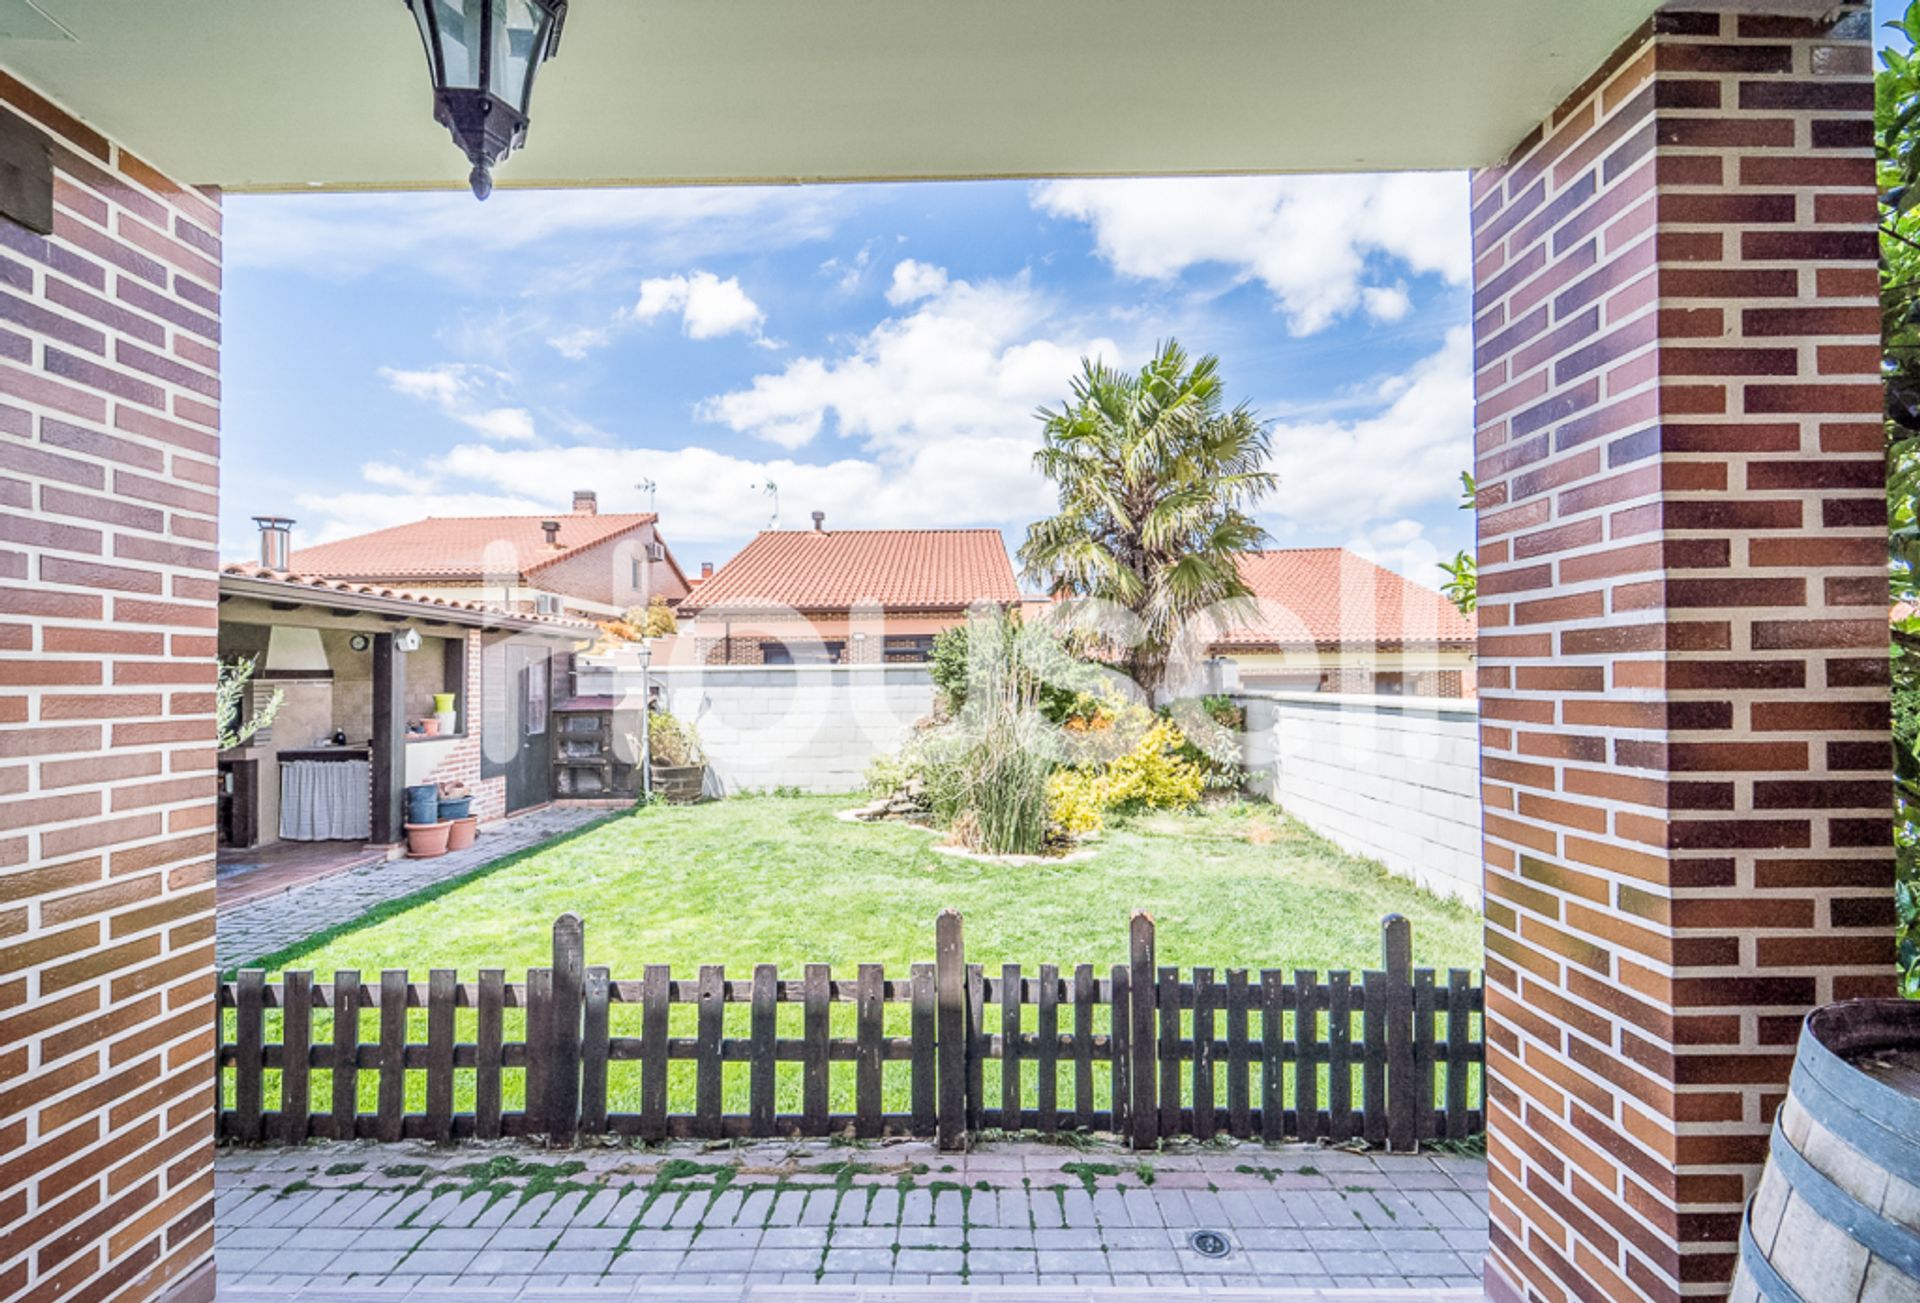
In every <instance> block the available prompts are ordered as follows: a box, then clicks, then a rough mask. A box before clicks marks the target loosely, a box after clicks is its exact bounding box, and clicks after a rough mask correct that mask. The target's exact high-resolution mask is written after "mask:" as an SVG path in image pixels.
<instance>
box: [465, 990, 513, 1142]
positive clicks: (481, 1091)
mask: <svg viewBox="0 0 1920 1303" xmlns="http://www.w3.org/2000/svg"><path fill="white" fill-rule="evenodd" d="M475 1000H476V1003H477V1005H478V1010H477V1016H476V1026H475V1028H474V1036H473V1040H474V1047H473V1048H474V1064H473V1134H474V1135H475V1136H476V1137H478V1138H479V1139H481V1140H498V1139H499V1138H500V1072H501V1067H502V1064H501V1058H502V1057H503V1056H502V1052H501V1047H502V1046H503V1045H504V1044H505V1043H506V1041H505V1037H506V1027H505V1020H506V1007H507V974H506V970H504V969H500V968H483V969H481V970H480V983H479V992H478V994H477V995H476V997H475Z"/></svg>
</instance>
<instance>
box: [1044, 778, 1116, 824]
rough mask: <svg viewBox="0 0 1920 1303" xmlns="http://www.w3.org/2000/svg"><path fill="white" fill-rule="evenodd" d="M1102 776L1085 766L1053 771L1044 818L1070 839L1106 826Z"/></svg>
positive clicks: (1048, 781)
mask: <svg viewBox="0 0 1920 1303" xmlns="http://www.w3.org/2000/svg"><path fill="white" fill-rule="evenodd" d="M1105 782H1106V778H1105V775H1103V774H1101V773H1100V772H1099V771H1098V770H1096V769H1092V768H1088V767H1075V768H1072V769H1056V770H1054V771H1053V773H1051V774H1049V775H1048V776H1047V819H1048V820H1049V821H1050V822H1051V823H1052V824H1053V826H1054V827H1056V828H1058V829H1059V830H1060V831H1062V832H1064V833H1066V834H1068V835H1069V836H1073V837H1080V836H1084V835H1085V834H1087V833H1090V832H1099V831H1100V829H1101V828H1103V827H1105V826H1106V822H1107V807H1106V793H1105V790H1104V789H1105Z"/></svg>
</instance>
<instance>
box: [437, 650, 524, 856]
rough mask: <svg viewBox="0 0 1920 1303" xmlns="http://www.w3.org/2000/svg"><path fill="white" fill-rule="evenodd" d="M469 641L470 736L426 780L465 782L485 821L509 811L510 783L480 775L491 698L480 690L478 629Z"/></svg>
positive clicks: (463, 695) (463, 691) (465, 693)
mask: <svg viewBox="0 0 1920 1303" xmlns="http://www.w3.org/2000/svg"><path fill="white" fill-rule="evenodd" d="M465 636H466V640H467V675H466V677H467V681H466V682H465V683H463V684H461V685H460V688H459V692H460V702H461V705H462V707H463V708H464V709H465V710H466V711H467V712H468V714H467V719H466V726H467V735H466V736H465V737H464V738H462V739H461V740H460V741H459V742H458V743H457V744H456V745H455V746H454V748H453V749H452V750H451V751H449V752H448V753H447V754H446V756H445V757H443V758H442V759H441V761H440V763H439V764H437V765H435V766H434V767H433V770H432V772H430V773H429V774H428V775H427V776H426V779H425V780H424V781H426V782H429V783H452V782H461V783H465V784H466V785H467V788H468V790H470V791H471V792H472V793H473V806H472V811H473V813H474V814H476V815H478V816H479V817H480V818H482V819H498V818H500V817H501V816H502V815H504V814H506V812H507V780H506V778H505V777H504V776H502V775H499V774H495V775H494V776H493V777H491V778H482V777H481V776H480V749H481V739H482V737H483V736H484V734H483V733H482V731H481V730H482V720H483V719H484V717H485V715H486V710H487V697H486V693H484V692H482V691H481V689H480V675H481V636H480V631H479V630H478V629H475V630H472V631H470V632H468V633H467V634H466V635H465Z"/></svg>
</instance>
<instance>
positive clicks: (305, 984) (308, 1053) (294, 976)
mask: <svg viewBox="0 0 1920 1303" xmlns="http://www.w3.org/2000/svg"><path fill="white" fill-rule="evenodd" d="M281 989H282V992H283V998H282V1000H281V1005H282V1009H281V1013H280V1044H281V1047H282V1048H281V1051H280V1143H281V1144H283V1145H304V1144H306V1143H307V1114H308V1112H309V1111H310V1109H311V1108H312V1099H313V1093H312V1092H313V1086H312V1080H311V1077H310V1075H309V1068H310V1065H311V1064H312V1062H313V974H312V973H311V972H308V971H307V970H305V969H299V970H294V969H289V970H288V971H287V972H285V973H283V974H282V975H281Z"/></svg>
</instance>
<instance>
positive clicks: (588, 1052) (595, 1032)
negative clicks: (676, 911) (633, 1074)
mask: <svg viewBox="0 0 1920 1303" xmlns="http://www.w3.org/2000/svg"><path fill="white" fill-rule="evenodd" d="M582 995H583V1004H582V1009H581V1021H580V1130H581V1132H582V1133H583V1134H585V1135H589V1136H598V1135H604V1134H606V1130H607V1051H608V1049H609V1046H608V1043H607V1042H608V1039H609V1037H611V1036H612V1034H613V1028H612V1021H613V1010H612V1008H611V1005H612V1002H613V975H612V974H611V973H609V972H608V971H607V970H606V969H605V968H603V967H598V966H596V967H593V968H589V969H588V970H587V973H586V985H585V987H584V988H583V991H582Z"/></svg>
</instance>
